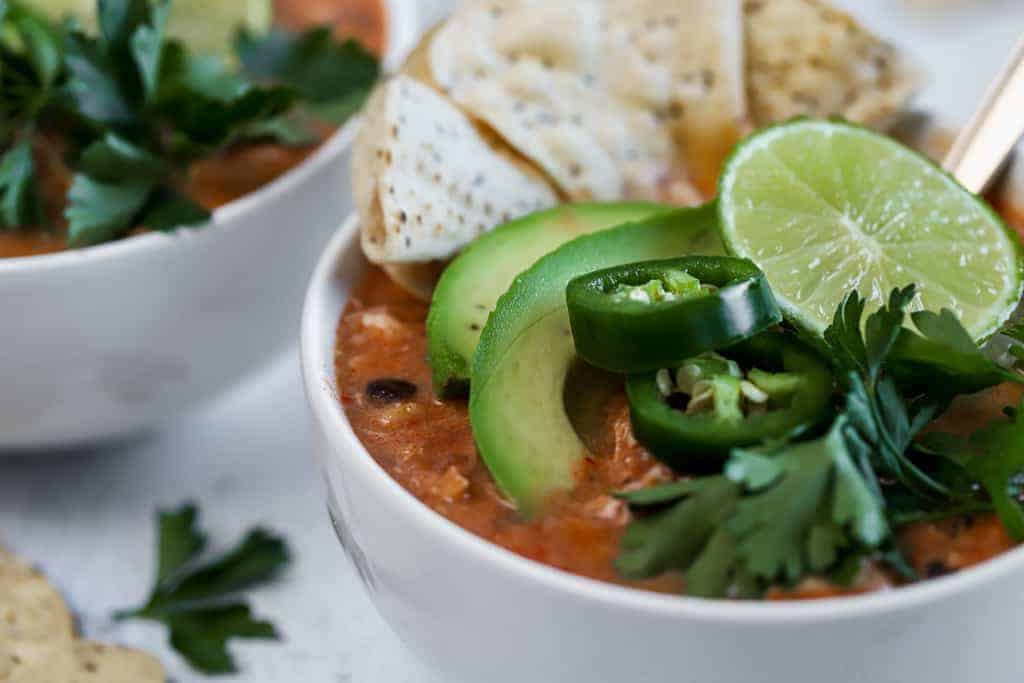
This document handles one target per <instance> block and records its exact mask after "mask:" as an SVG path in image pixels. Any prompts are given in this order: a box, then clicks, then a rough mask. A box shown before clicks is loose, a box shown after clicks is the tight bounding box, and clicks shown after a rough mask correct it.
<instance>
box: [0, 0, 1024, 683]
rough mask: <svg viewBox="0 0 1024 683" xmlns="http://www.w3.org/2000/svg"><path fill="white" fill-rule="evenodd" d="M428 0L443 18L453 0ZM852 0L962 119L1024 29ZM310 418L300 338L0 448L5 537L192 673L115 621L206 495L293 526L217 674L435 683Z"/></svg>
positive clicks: (232, 517) (214, 516)
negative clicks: (285, 555) (368, 580)
mask: <svg viewBox="0 0 1024 683" xmlns="http://www.w3.org/2000/svg"><path fill="white" fill-rule="evenodd" d="M552 1H559V0H552ZM666 1H671V0H666ZM420 4H421V5H423V6H424V8H425V9H426V10H427V13H428V14H433V15H434V16H436V12H439V11H440V10H441V8H442V7H443V6H444V5H446V4H448V3H447V2H446V0H420ZM841 4H843V5H845V6H846V7H848V8H849V9H851V10H853V11H854V12H856V13H857V14H858V15H859V16H860V17H861V18H863V19H864V20H865V22H866V23H868V24H869V25H871V26H872V27H873V28H875V29H876V30H878V31H880V32H881V33H883V34H886V35H888V36H890V37H892V38H894V39H896V40H898V41H899V42H900V43H901V44H902V45H903V46H905V47H906V48H907V49H908V50H909V51H910V52H911V53H913V54H914V55H915V56H917V57H918V58H919V61H920V62H921V63H922V64H926V65H927V66H928V72H929V79H930V81H929V87H928V89H927V90H926V91H925V92H924V93H923V95H922V98H921V100H920V102H921V104H922V106H923V107H924V108H927V109H929V110H933V111H935V110H938V111H941V112H943V116H944V118H946V120H948V121H952V122H957V121H962V120H963V119H965V118H966V117H967V116H968V115H969V113H970V111H971V109H972V107H973V105H974V103H975V102H977V100H978V98H979V97H980V96H981V93H982V92H983V90H984V89H985V86H986V84H987V82H988V80H989V79H990V78H991V77H992V76H993V75H994V73H995V72H996V71H997V70H998V68H999V66H1000V64H1001V62H1002V60H1003V59H1004V58H1005V55H1006V54H1007V53H1008V51H1009V50H1010V48H1011V46H1012V45H1013V43H1014V41H1015V40H1016V38H1017V37H1018V36H1019V35H1020V34H1021V32H1022V30H1024V7H1022V5H1024V3H1021V2H1020V0H989V1H987V2H985V1H978V2H969V1H967V0H962V1H960V2H958V1H957V0H907V2H902V3H901V2H897V0H846V1H845V2H842V3H841ZM922 8H928V9H922ZM936 8H944V9H936ZM979 10H980V11H979ZM340 218H341V217H339V220H340ZM0 352H2V349H0ZM9 389H10V388H8V387H4V388H3V390H9ZM310 430H311V424H310V420H309V417H308V415H307V412H306V407H305V402H304V399H303V396H302V390H301V386H300V381H299V370H298V361H297V358H296V351H295V350H294V349H293V350H291V351H289V352H288V353H287V354H286V355H285V356H283V357H282V358H281V359H280V360H279V361H278V362H276V363H275V364H274V365H273V366H272V367H270V368H267V369H265V370H263V371H261V372H260V373H259V374H257V375H256V376H255V377H253V378H252V379H251V380H250V381H248V382H247V383H246V384H244V385H243V386H241V387H239V388H238V389H237V390H235V391H234V392H232V393H231V394H230V395H228V396H225V397H224V398H223V399H221V400H219V401H218V402H216V403H214V404H212V405H210V406H208V407H206V408H205V409H204V410H202V411H201V412H200V413H198V414H196V415H193V416H191V417H189V418H185V419H182V420H178V421H176V422H174V423H172V424H169V425H166V426H165V427H164V429H163V430H161V431H160V432H157V433H155V434H151V435H149V436H147V437H144V438H141V439H138V440H135V441H133V442H130V443H125V444H121V445H118V446H113V447H109V446H108V447H105V448H103V449H99V450H93V451H88V452H78V453H69V454H61V455H55V456H49V455H48V456H45V457H40V456H34V457H31V458H27V457H25V458H18V459H6V460H0V534H2V535H3V536H4V537H5V539H6V542H7V543H8V544H9V545H11V546H12V547H13V548H14V549H15V550H16V551H17V552H18V553H20V554H21V555H23V556H25V557H26V558H30V559H31V560H33V561H35V562H37V563H39V564H40V565H41V566H42V568H43V569H44V570H45V571H46V572H47V573H48V574H49V575H50V576H51V577H52V578H53V580H54V581H55V582H56V583H57V584H58V585H59V586H60V588H61V589H62V590H63V591H64V592H65V593H66V594H67V596H68V598H69V600H70V601H71V603H72V605H73V607H74V609H75V610H76V611H77V612H78V614H79V615H80V618H81V622H82V626H83V628H84V631H85V633H86V635H87V636H89V637H92V638H98V639H102V640H107V641H111V642H121V643H126V644H132V645H136V646H139V647H143V648H145V649H147V650H149V651H152V652H154V653H156V654H157V655H158V656H159V657H160V658H161V659H162V660H163V661H164V662H165V663H166V665H167V667H168V669H169V671H170V673H171V676H172V678H173V679H174V680H177V681H179V683H191V682H192V681H198V680H201V678H200V677H199V676H197V675H195V674H193V673H191V672H190V671H189V669H188V668H187V667H186V666H184V664H183V663H182V662H181V661H180V660H179V659H178V658H177V657H176V656H175V654H174V653H173V652H172V651H171V650H170V649H169V648H167V647H166V646H165V643H164V634H163V631H162V629H161V628H160V627H158V626H155V625H154V626H150V625H148V624H145V623H132V624H126V625H115V624H113V623H112V622H111V621H110V620H109V618H108V615H109V614H110V613H111V612H112V611H113V610H115V609H118V608H124V607H129V606H132V605H134V604H135V603H138V602H140V601H142V600H143V599H144V597H145V594H146V591H147V589H148V586H149V581H150V577H151V576H152V575H153V570H154V567H153V563H154V560H155V558H154V547H153V546H154V533H153V531H154V530H153V515H154V511H155V509H156V508H157V507H161V506H162V507H172V506H177V505H179V504H181V503H182V502H184V501H187V500H195V501H197V502H198V503H199V504H200V506H201V511H202V523H203V526H205V527H206V528H207V529H209V530H210V532H211V538H212V540H213V543H214V545H215V546H216V547H220V548H223V547H224V546H227V545H229V544H231V543H233V542H234V541H236V540H237V539H238V538H239V536H240V535H241V534H242V533H243V532H244V531H245V530H246V529H247V528H249V527H250V526H252V525H254V524H264V525H266V526H268V527H270V528H272V529H274V530H276V531H278V532H280V533H282V534H283V535H285V536H286V537H287V538H288V540H289V542H290V543H291V545H292V548H293V550H294V555H295V561H294V563H293V565H292V567H291V568H290V570H289V571H288V572H287V574H286V576H285V578H284V580H283V581H282V582H281V583H280V584H278V585H276V586H274V587H273V588H270V589H266V590H262V591H259V592H257V593H256V594H255V595H254V597H253V603H254V606H255V608H256V612H257V614H259V615H263V616H266V617H268V618H271V619H272V620H273V621H275V623H277V625H278V626H279V627H280V630H281V631H282V632H283V634H284V641H283V642H282V643H280V644H271V645H268V644H265V643H262V642H259V641H250V642H236V643H235V644H234V645H233V646H232V650H233V652H235V653H236V655H237V659H238V661H239V663H240V664H241V666H242V668H243V673H242V674H241V675H240V676H238V677H234V678H232V677H227V678H223V679H220V680H225V681H233V680H238V681H252V682H259V683H263V682H274V683H276V682H278V681H281V682H284V681H289V682H291V681H295V682H300V683H419V682H426V681H430V680H431V679H430V677H429V676H428V675H427V674H426V673H425V672H423V671H422V670H421V668H420V667H419V666H418V664H417V663H416V662H414V661H412V660H411V658H410V657H409V655H407V654H406V653H405V652H404V650H403V649H402V647H401V645H400V644H398V643H397V642H396V640H395V639H394V637H393V636H392V635H391V634H390V632H389V631H388V629H387V627H386V626H385V625H384V624H383V622H382V621H381V620H380V618H379V617H378V616H377V615H376V613H375V612H374V611H373V608H372V606H371V605H370V604H369V602H368V600H367V598H366V596H365V595H364V593H363V591H362V588H361V586H360V585H359V583H358V582H357V579H356V577H355V575H354V572H353V570H352V569H351V568H350V566H349V565H348V563H347V562H346V560H345V558H344V556H343V555H342V552H341V550H340V548H339V546H338V544H337V542H336V541H335V539H334V536H333V534H332V532H331V529H330V526H329V523H328V520H327V515H326V512H325V509H324V504H323V500H322V496H321V488H322V487H321V483H320V480H319V476H318V473H317V471H316V469H315V466H314V461H313V456H312V439H311V436H310ZM481 683H484V682H481Z"/></svg>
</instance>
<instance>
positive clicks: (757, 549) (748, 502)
mask: <svg viewBox="0 0 1024 683" xmlns="http://www.w3.org/2000/svg"><path fill="white" fill-rule="evenodd" d="M847 432H848V424H847V422H846V420H845V419H844V418H842V417H840V418H839V419H838V420H837V421H836V423H835V424H834V425H833V427H832V429H831V430H830V431H829V433H828V434H827V435H826V436H824V437H823V438H821V439H818V440H814V441H806V442H803V443H797V444H789V445H785V446H780V447H776V448H774V449H773V450H771V451H768V452H757V451H749V450H737V451H735V452H734V453H733V455H732V457H731V458H730V459H729V463H728V465H727V466H726V470H725V471H726V475H727V476H728V477H729V478H730V479H732V480H733V481H736V482H737V483H741V484H743V485H744V486H745V490H746V492H747V496H746V497H744V498H743V500H742V501H741V502H740V504H739V507H738V509H737V512H736V515H735V517H734V519H733V520H732V522H731V528H732V531H733V533H735V534H736V536H737V537H738V538H739V539H740V540H739V545H738V549H739V555H740V557H741V558H743V559H744V560H745V562H746V565H747V567H748V569H749V570H750V571H751V573H753V574H754V575H755V576H759V577H762V578H764V579H766V580H768V581H773V580H776V579H780V578H781V579H783V580H785V581H787V582H795V581H797V580H799V579H800V578H802V577H803V576H806V575H808V574H812V573H823V572H825V571H827V570H829V569H830V568H832V567H834V566H835V564H836V563H837V562H838V561H839V559H840V553H841V552H842V551H843V550H844V549H846V548H848V547H864V548H877V547H879V546H880V545H881V544H882V543H883V542H884V541H885V540H886V539H887V538H888V536H889V526H888V524H887V522H886V519H885V514H884V509H883V503H882V501H881V500H880V499H879V498H878V497H877V496H875V494H874V492H873V491H872V489H871V487H870V485H869V484H868V483H867V481H866V479H865V477H864V473H863V472H862V471H861V470H860V469H859V468H858V466H857V465H856V462H855V460H854V458H853V456H852V455H851V454H850V451H849V448H848V442H847Z"/></svg>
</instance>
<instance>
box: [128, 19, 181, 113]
mask: <svg viewBox="0 0 1024 683" xmlns="http://www.w3.org/2000/svg"><path fill="white" fill-rule="evenodd" d="M170 11H171V5H170V1H169V0H160V1H159V2H157V3H156V4H155V5H153V9H152V14H151V18H150V22H149V23H148V24H144V25H142V26H139V27H138V28H137V29H136V30H135V33H134V34H133V35H132V57H133V58H134V59H135V64H136V66H137V67H138V70H139V76H140V77H141V79H142V85H143V88H144V90H145V96H146V100H147V101H152V100H153V99H154V98H155V97H156V93H157V89H158V87H159V85H160V70H161V67H162V66H163V55H164V44H165V37H166V32H167V18H168V16H169V15H170Z"/></svg>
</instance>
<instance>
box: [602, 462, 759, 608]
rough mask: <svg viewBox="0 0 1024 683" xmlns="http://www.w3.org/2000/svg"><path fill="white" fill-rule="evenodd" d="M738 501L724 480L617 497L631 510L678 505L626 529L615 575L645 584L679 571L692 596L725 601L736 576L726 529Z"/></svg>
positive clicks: (736, 491)
mask: <svg viewBox="0 0 1024 683" xmlns="http://www.w3.org/2000/svg"><path fill="white" fill-rule="evenodd" d="M739 496H740V487H739V486H738V485H737V484H736V483H734V482H733V481H731V480H729V479H728V478H726V477H723V476H717V477H705V478H702V479H694V480H690V481H683V482H679V483H675V484H669V485H667V486H663V487H658V488H654V489H649V490H646V491H638V492H635V493H629V494H622V496H621V497H622V498H623V499H624V500H626V501H627V502H629V503H630V505H632V506H633V507H634V509H637V508H644V507H647V506H649V505H652V504H658V503H668V502H671V501H673V500H675V501H678V502H675V503H674V504H672V505H671V507H669V508H667V509H665V510H662V511H659V512H655V513H654V514H651V515H648V516H646V517H642V518H639V519H636V520H634V521H633V522H632V523H630V525H629V527H628V528H627V529H626V533H625V535H624V536H623V539H622V553H621V554H620V555H619V558H618V560H617V561H616V567H617V569H618V570H619V573H621V574H622V575H623V576H625V577H627V578H631V579H646V578H650V577H653V576H658V575H659V574H662V573H664V572H667V571H670V570H680V571H683V572H685V576H686V579H687V592H688V593H690V594H691V595H699V596H702V597H718V596H722V595H725V594H726V592H727V590H728V589H729V587H730V584H731V583H732V582H733V578H734V575H735V573H736V572H737V567H736V564H737V557H736V552H735V540H734V538H733V536H732V534H731V532H730V531H729V530H728V527H727V526H725V525H726V523H727V522H728V520H729V519H730V518H731V517H732V515H733V514H734V512H735V510H736V504H737V502H738V501H739Z"/></svg>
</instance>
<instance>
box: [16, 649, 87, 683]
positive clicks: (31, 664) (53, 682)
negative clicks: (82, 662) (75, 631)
mask: <svg viewBox="0 0 1024 683" xmlns="http://www.w3.org/2000/svg"><path fill="white" fill-rule="evenodd" d="M71 670H72V656H71V642H70V640H68V641H66V642H59V641H52V640H43V641H40V640H11V641H3V640H0V681H3V683H69V682H70V681H71Z"/></svg>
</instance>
